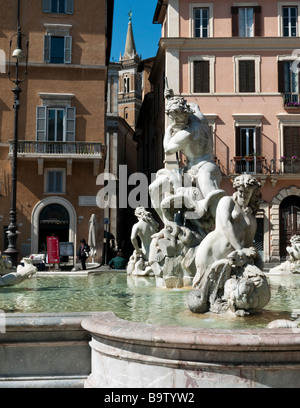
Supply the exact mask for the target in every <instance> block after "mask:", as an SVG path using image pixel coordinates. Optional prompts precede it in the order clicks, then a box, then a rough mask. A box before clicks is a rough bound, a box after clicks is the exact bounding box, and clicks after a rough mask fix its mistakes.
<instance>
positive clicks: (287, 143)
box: [283, 126, 300, 157]
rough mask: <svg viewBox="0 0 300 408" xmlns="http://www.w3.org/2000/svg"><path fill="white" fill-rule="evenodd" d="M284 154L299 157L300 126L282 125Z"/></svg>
mask: <svg viewBox="0 0 300 408" xmlns="http://www.w3.org/2000/svg"><path fill="white" fill-rule="evenodd" d="M283 135H284V140H283V143H284V150H283V153H284V156H286V157H293V156H297V157H300V127H297V126H294V127H293V126H285V127H284V133H283Z"/></svg>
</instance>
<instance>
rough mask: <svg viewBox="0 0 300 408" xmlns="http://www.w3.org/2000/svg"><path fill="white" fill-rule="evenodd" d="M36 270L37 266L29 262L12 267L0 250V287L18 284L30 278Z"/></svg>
mask: <svg viewBox="0 0 300 408" xmlns="http://www.w3.org/2000/svg"><path fill="white" fill-rule="evenodd" d="M36 272H37V268H36V267H35V266H34V265H32V264H31V263H30V262H28V263H25V265H24V266H22V265H19V266H18V267H17V268H15V267H13V266H12V264H11V262H9V261H8V260H7V259H6V258H5V257H3V256H2V254H1V252H0V287H3V286H14V285H18V284H20V283H21V282H23V281H24V280H26V279H29V278H31V277H32V276H33V275H34V274H35V273H36Z"/></svg>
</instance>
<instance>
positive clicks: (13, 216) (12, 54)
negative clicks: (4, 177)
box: [4, 0, 29, 266]
mask: <svg viewBox="0 0 300 408" xmlns="http://www.w3.org/2000/svg"><path fill="white" fill-rule="evenodd" d="M23 38H24V39H26V52H25V54H24V51H23V49H22V40H23ZM15 40H16V45H17V46H16V48H15V49H14V51H12V48H13V43H14V42H15ZM28 46H29V42H28V40H27V37H26V36H25V35H24V34H22V33H21V26H20V0H18V17H17V33H16V34H13V35H12V36H11V38H10V43H9V59H8V77H9V79H10V80H11V82H13V83H14V84H15V87H14V89H13V90H12V92H13V94H14V106H13V108H14V112H15V113H14V140H13V142H12V144H11V152H12V159H11V207H10V212H9V222H10V224H9V227H8V232H7V238H8V248H7V250H6V251H5V252H4V254H5V255H6V256H7V258H8V259H9V260H10V261H11V262H12V264H13V265H14V266H16V264H17V259H18V253H19V252H18V250H17V246H16V243H17V234H18V227H17V162H18V122H19V109H20V93H21V92H22V90H21V88H20V87H19V85H20V84H21V83H22V82H24V81H25V80H26V78H27V66H28ZM11 58H13V59H14V60H15V72H14V74H12V73H11V66H12V61H11ZM22 60H25V72H24V74H23V76H22V77H21V78H19V74H20V72H19V68H20V66H19V64H20V63H21V61H22Z"/></svg>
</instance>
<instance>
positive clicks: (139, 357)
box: [82, 90, 300, 389]
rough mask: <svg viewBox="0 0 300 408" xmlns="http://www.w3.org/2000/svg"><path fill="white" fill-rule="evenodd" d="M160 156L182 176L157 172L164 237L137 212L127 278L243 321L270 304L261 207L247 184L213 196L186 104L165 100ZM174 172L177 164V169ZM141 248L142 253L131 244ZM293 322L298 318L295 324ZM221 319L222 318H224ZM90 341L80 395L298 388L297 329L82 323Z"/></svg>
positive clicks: (191, 306)
mask: <svg viewBox="0 0 300 408" xmlns="http://www.w3.org/2000/svg"><path fill="white" fill-rule="evenodd" d="M166 97H167V103H166V113H167V115H168V116H169V118H170V122H171V124H170V126H169V127H168V129H167V131H166V134H165V138H164V150H165V154H166V155H167V156H168V155H173V154H177V156H179V152H180V153H181V154H182V155H184V157H186V163H187V165H186V167H184V168H177V169H168V168H164V169H161V170H159V171H158V173H157V175H156V179H155V181H154V182H153V183H152V184H151V186H150V189H149V192H150V197H151V201H152V206H153V208H154V209H155V210H156V212H157V214H158V216H159V218H160V220H161V222H162V224H163V228H162V229H161V230H160V231H157V225H156V223H155V222H154V220H153V218H152V216H150V214H149V212H147V211H146V210H145V209H144V208H140V209H137V212H136V215H137V217H138V218H139V221H138V223H137V224H136V226H135V227H134V230H133V234H132V240H133V245H134V247H135V252H134V254H133V256H132V258H131V260H130V263H129V265H128V270H127V272H128V274H129V275H135V276H136V279H139V278H138V277H139V276H147V275H153V276H154V277H155V280H156V286H157V290H178V289H180V288H184V290H187V288H191V290H190V291H189V293H188V295H187V297H186V303H187V311H186V312H187V313H191V312H193V313H197V314H199V316H200V314H201V316H202V315H203V314H207V318H208V319H209V316H210V314H214V316H218V315H220V316H219V318H220V319H224V318H225V315H226V318H228V316H231V318H233V319H244V320H245V324H247V323H246V321H247V319H249V318H250V315H252V314H254V313H258V312H259V311H260V310H261V309H262V308H264V307H265V306H266V305H267V304H268V303H269V301H270V296H271V295H270V286H269V283H268V281H267V278H266V276H265V274H264V273H263V271H262V265H263V263H262V260H261V258H260V256H259V253H258V251H257V250H256V249H255V248H254V247H253V246H252V245H253V239H254V236H255V233H256V229H257V224H256V218H255V214H256V212H257V210H258V208H259V202H260V198H261V193H260V187H261V186H260V183H259V181H258V180H257V179H256V178H254V177H252V176H251V175H241V176H239V177H237V178H236V179H235V180H234V183H233V187H234V189H235V193H234V194H233V195H232V196H227V195H226V193H225V191H223V190H222V189H220V182H221V173H220V170H219V168H218V166H217V165H216V164H215V162H214V157H213V148H212V146H213V140H212V134H211V132H210V129H209V126H208V122H207V120H206V119H205V117H204V116H203V114H202V113H201V112H200V110H199V107H198V106H197V105H195V104H191V103H190V104H188V103H187V102H186V101H185V100H184V99H183V98H180V97H175V96H174V95H173V93H172V91H169V90H168V91H167V93H166ZM178 162H179V160H178ZM137 236H139V237H140V239H141V247H139V246H138V244H137ZM297 317H299V316H297ZM229 318H230V317H229ZM82 326H83V328H84V329H85V330H87V331H89V332H90V333H91V336H92V341H91V343H90V346H91V349H92V367H93V368H92V373H91V375H90V376H89V378H88V380H87V381H86V382H85V387H87V388H115V387H118V388H119V387H125V388H126V387H128V388H131V387H134V388H160V389H162V388H209V387H212V388H219V387H220V388H221V387H225V388H232V387H234V388H245V387H250V388H255V387H256V388H260V387H274V388H277V387H280V388H281V387H291V388H293V387H299V386H300V368H299V367H300V336H299V334H300V329H299V320H297V321H295V322H293V323H292V322H287V321H275V322H272V323H271V324H270V325H268V326H267V327H266V328H264V329H251V330H250V329H243V330H222V329H205V328H203V329H197V328H192V327H187V328H183V327H177V326H175V325H174V326H172V327H171V326H170V327H165V326H153V325H149V324H143V323H136V322H128V321H124V320H121V319H119V318H118V317H117V316H115V315H114V314H113V313H99V314H96V315H94V316H92V317H90V318H88V319H85V320H84V321H83V322H82Z"/></svg>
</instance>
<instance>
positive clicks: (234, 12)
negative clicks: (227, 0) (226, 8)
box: [231, 7, 239, 37]
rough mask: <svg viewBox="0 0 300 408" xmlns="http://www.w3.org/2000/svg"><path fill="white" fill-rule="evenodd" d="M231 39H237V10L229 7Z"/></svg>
mask: <svg viewBox="0 0 300 408" xmlns="http://www.w3.org/2000/svg"><path fill="white" fill-rule="evenodd" d="M231 14H232V18H231V20H232V37H239V8H238V7H231Z"/></svg>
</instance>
